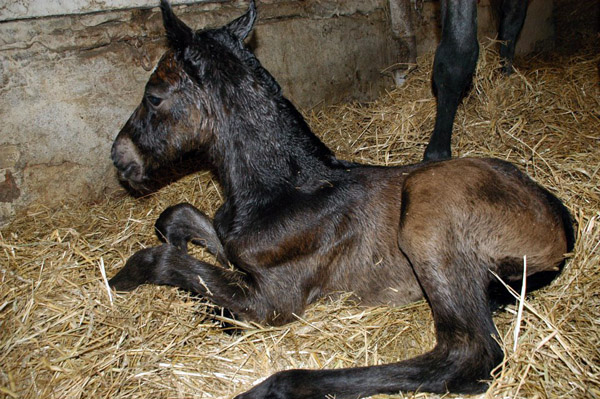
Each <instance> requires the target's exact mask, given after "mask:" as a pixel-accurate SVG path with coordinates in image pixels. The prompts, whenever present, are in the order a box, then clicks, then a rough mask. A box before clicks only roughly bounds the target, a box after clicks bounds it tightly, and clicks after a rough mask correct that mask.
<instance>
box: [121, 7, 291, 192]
mask: <svg viewBox="0 0 600 399" xmlns="http://www.w3.org/2000/svg"><path fill="white" fill-rule="evenodd" d="M160 7H161V11H162V17H163V23H164V27H165V30H166V33H167V39H168V44H169V49H168V51H167V52H166V53H165V54H164V55H163V56H162V58H161V59H160V61H159V63H158V65H157V66H156V69H155V71H154V72H153V73H152V75H151V77H150V79H149V81H148V83H147V84H146V89H145V92H144V97H143V99H142V101H141V103H140V105H139V106H138V107H137V109H136V110H135V111H134V112H133V114H132V115H131V117H130V118H129V120H128V121H127V123H126V124H125V126H124V127H123V128H122V129H121V131H120V132H119V134H118V136H117V138H116V140H115V142H114V144H113V147H112V153H111V157H112V160H113V162H114V164H115V166H116V167H117V169H118V171H119V176H120V177H121V178H122V179H123V180H126V181H128V182H129V183H130V185H131V186H133V187H134V188H139V187H143V186H144V182H145V180H147V179H148V173H149V172H150V171H152V170H154V169H156V168H158V167H160V166H162V165H165V164H167V163H169V162H171V161H174V160H176V159H178V158H179V157H181V155H182V154H185V153H187V152H190V151H192V150H194V151H204V152H205V153H206V154H208V155H209V158H210V156H211V152H212V147H213V145H214V143H215V136H216V135H217V134H218V132H219V131H225V130H227V128H228V127H227V126H222V125H223V124H224V123H232V122H231V121H230V119H231V118H229V116H230V115H231V114H234V113H237V112H238V111H239V108H240V107H243V106H244V104H249V103H251V102H252V101H255V100H254V99H253V97H254V95H253V93H254V94H256V93H258V92H265V91H270V92H278V91H279V86H278V85H277V83H276V82H275V81H274V80H273V79H272V78H271V77H270V75H268V73H266V71H265V70H264V69H262V67H261V66H260V63H259V62H258V60H257V59H256V58H255V56H254V55H253V54H252V52H250V51H249V50H248V49H246V47H245V46H244V43H243V41H244V39H245V38H246V37H247V36H248V34H249V33H250V31H251V30H252V27H253V25H254V21H255V20H256V8H255V6H254V1H251V3H250V7H249V10H248V11H247V12H246V14H244V15H242V16H241V17H239V18H238V19H236V20H234V21H232V22H231V23H229V24H227V25H225V26H223V27H221V28H218V29H210V30H199V31H194V30H192V29H191V28H190V27H188V26H187V25H186V24H185V23H184V22H183V21H181V20H180V19H179V18H178V17H177V16H175V14H174V13H173V10H172V9H171V6H170V5H169V3H168V2H167V1H166V0H161V4H160Z"/></svg>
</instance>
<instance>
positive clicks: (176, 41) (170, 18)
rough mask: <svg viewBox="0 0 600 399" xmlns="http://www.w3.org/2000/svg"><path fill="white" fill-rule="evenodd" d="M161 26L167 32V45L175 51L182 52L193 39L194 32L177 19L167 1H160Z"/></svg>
mask: <svg viewBox="0 0 600 399" xmlns="http://www.w3.org/2000/svg"><path fill="white" fill-rule="evenodd" d="M160 10H161V11H162V19H163V25H164V27H165V31H167V39H168V40H169V45H171V46H172V47H173V48H174V49H176V50H182V49H184V48H185V47H186V46H188V45H190V44H191V43H192V41H193V39H194V31H193V30H192V28H190V27H189V26H187V25H186V24H185V22H183V21H182V20H180V19H179V18H177V16H176V15H175V14H174V13H173V9H172V8H171V5H170V4H169V2H168V1H167V0H160Z"/></svg>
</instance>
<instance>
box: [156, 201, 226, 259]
mask: <svg viewBox="0 0 600 399" xmlns="http://www.w3.org/2000/svg"><path fill="white" fill-rule="evenodd" d="M154 228H155V229H156V235H157V236H158V239H159V240H161V241H162V242H167V243H169V244H171V245H174V246H176V247H177V248H179V249H181V250H182V251H184V252H187V243H188V242H190V241H191V242H192V243H194V244H198V245H202V246H204V247H205V248H206V249H207V250H208V252H210V253H211V254H212V255H214V256H215V257H216V258H217V261H218V262H219V263H220V264H221V265H223V266H227V265H228V263H229V262H228V260H227V257H226V256H225V250H224V249H223V245H222V244H221V240H220V239H219V237H218V236H217V232H216V231H215V228H214V227H213V222H212V220H211V219H210V218H209V217H208V216H206V215H205V214H204V213H202V212H201V211H200V210H199V209H197V208H196V207H194V206H193V205H191V204H187V203H181V204H178V205H174V206H171V207H169V208H167V209H165V210H164V211H163V213H161V214H160V216H159V218H158V220H157V221H156V223H155V224H154Z"/></svg>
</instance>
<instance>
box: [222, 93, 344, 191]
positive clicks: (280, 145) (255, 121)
mask: <svg viewBox="0 0 600 399" xmlns="http://www.w3.org/2000/svg"><path fill="white" fill-rule="evenodd" d="M220 130H221V131H220V132H219V134H218V137H219V139H218V143H217V146H216V154H215V156H214V158H215V159H214V161H215V163H216V165H217V169H218V171H219V178H220V179H221V184H222V185H223V188H224V190H225V194H226V195H227V196H228V197H230V196H237V197H245V196H250V197H252V198H256V197H257V195H261V194H265V195H268V196H269V197H273V196H276V195H277V194H278V193H284V192H288V191H289V190H291V189H297V188H298V187H299V186H302V185H303V184H310V182H311V181H318V180H324V179H327V178H328V177H329V176H330V175H331V173H332V171H333V164H334V163H335V162H336V160H335V157H334V156H333V153H332V152H331V150H329V148H327V146H325V144H323V143H322V142H321V140H319V138H318V137H317V136H315V135H314V133H313V132H312V131H311V130H310V128H309V127H308V125H307V124H306V122H305V121H304V119H303V117H302V116H301V115H300V113H299V112H298V111H297V110H296V108H294V106H293V105H292V104H291V103H290V102H289V101H288V100H287V99H285V98H283V97H280V98H275V99H270V100H268V101H264V99H263V101H260V102H257V101H247V102H246V103H244V104H240V106H239V109H238V110H236V112H231V113H230V114H229V118H227V120H226V121H225V123H223V124H222V126H221V129H220Z"/></svg>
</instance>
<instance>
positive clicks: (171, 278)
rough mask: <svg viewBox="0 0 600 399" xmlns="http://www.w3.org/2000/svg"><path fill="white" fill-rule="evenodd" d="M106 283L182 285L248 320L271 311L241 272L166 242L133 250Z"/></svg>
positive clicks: (119, 287)
mask: <svg viewBox="0 0 600 399" xmlns="http://www.w3.org/2000/svg"><path fill="white" fill-rule="evenodd" d="M109 284H110V286H111V287H113V288H115V289H116V290H117V291H131V290H133V289H135V288H136V287H138V286H139V285H142V284H158V285H170V286H175V287H179V288H183V289H185V290H187V291H190V292H194V293H197V294H200V295H202V296H204V297H206V298H208V299H210V300H211V301H212V302H213V303H215V304H216V305H218V306H222V307H225V308H227V309H228V310H230V311H232V312H233V313H234V314H236V315H238V316H241V317H242V318H244V319H247V320H255V321H262V320H264V319H265V315H266V314H267V313H268V312H272V309H269V308H268V306H269V305H268V303H266V301H261V300H260V298H258V297H257V290H256V289H255V288H254V286H253V285H252V284H251V282H250V281H249V279H248V278H247V276H246V275H245V274H244V273H243V272H241V271H238V270H232V269H226V268H223V267H220V266H216V265H212V264H210V263H206V262H202V261H200V260H198V259H196V258H194V257H192V256H190V255H188V254H187V253H185V252H183V251H181V250H179V249H178V248H176V247H174V246H173V245H169V244H163V245H161V246H158V247H152V248H146V249H142V250H141V251H138V252H136V253H135V254H134V255H133V256H131V257H130V258H129V259H128V260H127V263H126V264H125V266H124V267H123V268H122V269H121V270H120V271H119V272H118V273H117V274H116V275H115V276H114V277H113V278H111V279H110V281H109Z"/></svg>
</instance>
